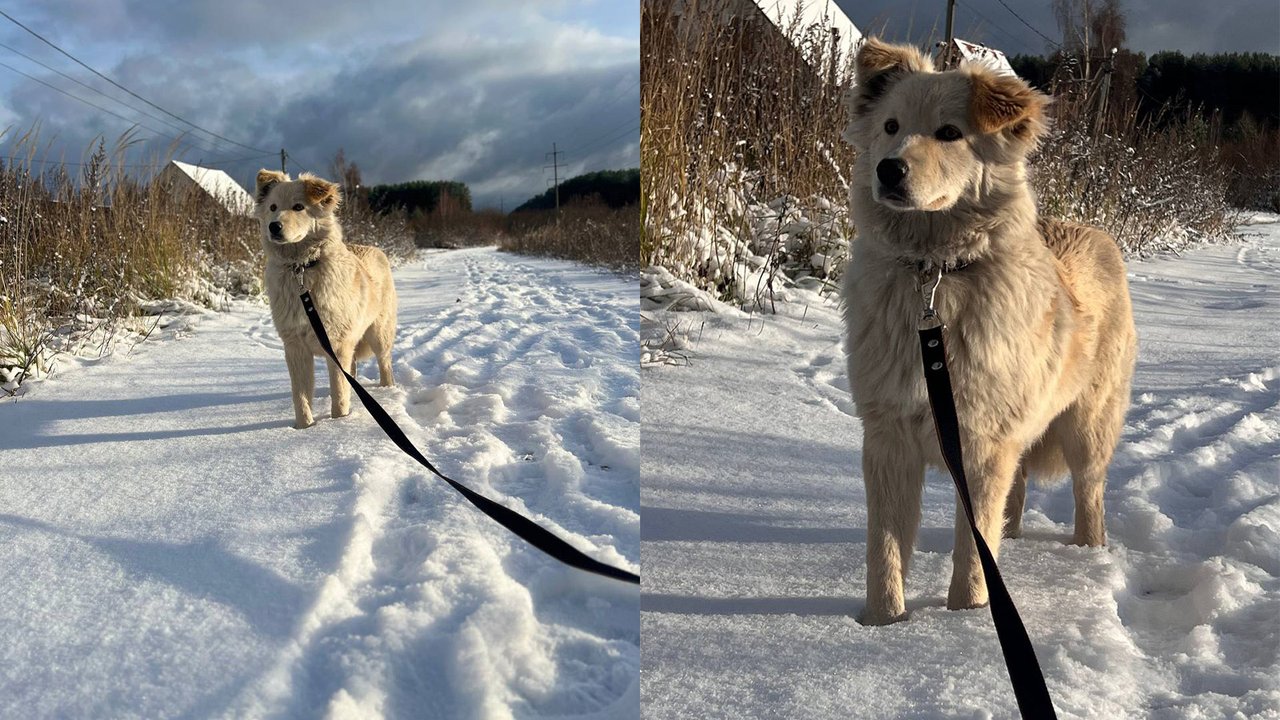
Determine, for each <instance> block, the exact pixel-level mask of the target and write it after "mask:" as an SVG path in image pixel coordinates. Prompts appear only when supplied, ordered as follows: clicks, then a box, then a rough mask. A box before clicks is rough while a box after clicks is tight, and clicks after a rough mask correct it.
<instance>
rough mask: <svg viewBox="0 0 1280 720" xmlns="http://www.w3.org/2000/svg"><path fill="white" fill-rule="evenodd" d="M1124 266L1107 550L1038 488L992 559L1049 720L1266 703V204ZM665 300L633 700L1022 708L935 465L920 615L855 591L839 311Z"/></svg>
mask: <svg viewBox="0 0 1280 720" xmlns="http://www.w3.org/2000/svg"><path fill="white" fill-rule="evenodd" d="M1241 233H1242V235H1243V236H1244V237H1243V238H1242V240H1241V242H1240V244H1239V245H1235V246H1229V247H1207V248H1201V249H1197V250H1193V251H1191V252H1189V253H1188V254H1186V255H1185V256H1184V257H1182V258H1167V259H1157V260H1153V261H1149V262H1134V263H1131V264H1130V276H1129V277H1130V283H1131V290H1132V294H1133V299H1134V306H1135V312H1136V315H1137V321H1138V334H1139V343H1140V345H1139V347H1140V349H1139V354H1138V368H1137V376H1136V378H1135V382H1134V392H1133V407H1132V409H1131V410H1130V411H1129V416H1128V421H1127V426H1126V431H1125V434H1124V438H1123V440H1122V442H1121V445H1120V448H1119V450H1118V454H1117V457H1116V459H1115V461H1114V463H1113V465H1112V468H1111V473H1110V477H1109V481H1108V488H1107V495H1106V508H1107V527H1108V531H1109V536H1110V537H1109V542H1110V544H1109V545H1108V546H1107V547H1105V548H1100V549H1085V548H1079V547H1072V546H1069V545H1067V544H1066V543H1067V541H1068V540H1069V539H1070V535H1071V522H1072V499H1071V489H1070V484H1069V483H1065V484H1062V485H1058V486H1052V487H1042V488H1032V489H1031V490H1030V491H1029V493H1028V498H1027V515H1026V520H1025V524H1024V529H1025V537H1024V538H1023V539H1021V540H1006V541H1005V542H1004V543H1003V545H1002V555H1001V558H1000V564H1001V568H1002V570H1003V572H1004V576H1005V579H1006V582H1007V583H1008V584H1009V588H1010V591H1011V592H1012V594H1013V596H1014V599H1015V601H1016V602H1017V603H1018V607H1019V609H1020V610H1021V612H1022V615H1023V618H1024V620H1025V621H1026V623H1027V628H1028V631H1029V632H1030V634H1031V637H1032V640H1033V642H1034V643H1035V645H1036V648H1037V651H1038V654H1039V657H1040V662H1041V664H1042V665H1043V668H1044V671H1045V675H1046V677H1047V680H1048V685H1049V689H1050V692H1051V693H1052V694H1053V696H1054V699H1055V702H1056V704H1057V707H1058V710H1059V716H1060V717H1062V718H1160V719H1166V718H1167V719H1169V720H1174V719H1179V720H1181V719H1184V718H1185V719H1203V720H1209V719H1221V718H1239V719H1241V720H1243V719H1244V718H1280V667H1278V666H1277V653H1278V651H1280V650H1278V648H1280V217H1277V216H1273V215H1272V216H1259V217H1257V218H1255V221H1254V223H1253V224H1251V225H1249V226H1246V227H1244V228H1242V229H1241ZM786 312H787V313H788V316H784V317H769V318H766V319H765V321H764V322H763V323H762V322H761V321H760V319H759V318H755V319H752V320H748V319H747V318H746V317H745V316H734V315H732V314H712V313H668V314H662V313H658V314H657V316H656V318H655V319H657V320H658V321H659V322H665V323H667V324H671V323H678V324H679V327H680V328H681V329H682V330H685V331H688V332H689V337H690V343H691V345H692V349H693V352H692V353H691V358H690V363H689V364H688V365H687V366H673V365H668V366H659V367H655V368H652V369H646V370H644V371H643V372H642V382H641V388H642V396H643V404H644V424H643V434H644V455H643V462H642V467H641V476H642V478H643V479H642V484H643V492H642V496H641V497H642V515H643V518H644V530H643V540H642V542H641V553H642V556H643V559H644V570H645V573H644V584H643V593H642V595H641V611H642V621H641V625H642V632H643V637H644V665H643V666H644V674H643V677H644V680H643V683H642V686H643V687H642V697H643V707H644V712H643V715H644V717H646V718H652V719H653V720H658V719H663V720H665V719H667V718H877V719H879V718H1011V717H1016V716H1017V709H1016V705H1015V704H1014V699H1013V694H1012V691H1011V689H1010V687H1009V682H1008V679H1007V676H1006V674H1005V669H1004V666H1003V661H1002V658H1001V656H1000V651H999V646H998V644H997V642H996V638H995V632H994V630H993V629H992V627H991V620H990V616H989V613H988V611H987V610H986V609H979V610H972V611H961V612H949V611H947V610H946V609H945V599H946V589H947V582H948V581H949V578H950V572H951V560H950V551H951V538H952V523H953V512H954V491H953V490H952V486H951V482H950V480H949V479H948V478H946V477H945V476H943V475H941V474H938V473H936V472H932V471H931V472H930V473H929V476H928V479H927V481H926V491H925V498H924V520H923V523H922V528H921V532H920V536H919V539H918V541H917V548H916V553H915V556H914V560H913V563H912V567H911V574H910V576H909V577H908V580H907V607H908V610H909V612H911V618H910V619H909V620H908V621H907V622H903V623H898V624H896V625H891V626H888V627H874V628H873V627H863V626H861V625H859V624H858V623H857V622H855V621H854V616H855V615H856V614H857V613H858V612H859V611H860V610H861V608H862V605H863V601H864V592H865V585H864V578H865V552H866V548H865V537H866V530H865V528H866V514H865V512H866V511H865V503H864V501H863V489H862V481H861V477H860V472H861V471H860V468H861V457H860V451H861V448H860V445H861V429H860V427H859V424H858V421H857V420H856V419H854V418H853V417H852V415H851V412H852V407H851V403H850V400H849V397H848V384H847V379H846V377H845V367H844V359H843V353H842V350H841V346H840V337H841V323H840V320H839V317H838V314H837V310H836V307H835V306H834V304H833V303H832V302H827V303H823V302H822V301H821V300H818V299H816V296H815V298H814V300H813V301H812V302H810V303H809V304H807V305H796V306H792V307H790V308H788V309H787V311H786Z"/></svg>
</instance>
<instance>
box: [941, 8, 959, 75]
mask: <svg viewBox="0 0 1280 720" xmlns="http://www.w3.org/2000/svg"><path fill="white" fill-rule="evenodd" d="M955 25H956V0H947V44H946V45H944V46H943V47H942V69H943V70H950V69H951V66H952V62H951V58H952V55H953V54H954V45H955V42H954V41H955V33H954V32H953V31H954V29H955Z"/></svg>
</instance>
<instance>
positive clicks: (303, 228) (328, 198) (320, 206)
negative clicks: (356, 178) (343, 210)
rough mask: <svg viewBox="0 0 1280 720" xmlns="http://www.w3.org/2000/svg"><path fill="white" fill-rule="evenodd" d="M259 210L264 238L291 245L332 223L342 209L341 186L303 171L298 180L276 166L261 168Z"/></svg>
mask: <svg viewBox="0 0 1280 720" xmlns="http://www.w3.org/2000/svg"><path fill="white" fill-rule="evenodd" d="M256 197H257V207H256V209H255V214H256V215H257V216H258V222H259V223H260V224H261V226H262V241H263V242H264V243H270V244H273V245H288V244H291V243H298V242H301V241H303V240H305V239H306V238H307V237H308V236H309V235H311V234H312V233H314V232H316V230H317V229H318V228H319V227H320V226H321V225H328V222H329V221H331V220H332V219H333V217H334V213H335V212H336V211H337V209H338V203H339V193H338V186H337V185H335V184H334V183H331V182H329V181H328V180H322V179H320V178H318V177H316V176H314V175H311V174H308V173H303V174H302V175H299V176H298V179H297V180H290V179H289V176H288V175H286V174H284V173H282V172H276V171H274V170H259V171H258V192H257V194H256Z"/></svg>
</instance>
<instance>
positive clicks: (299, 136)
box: [0, 0, 639, 207]
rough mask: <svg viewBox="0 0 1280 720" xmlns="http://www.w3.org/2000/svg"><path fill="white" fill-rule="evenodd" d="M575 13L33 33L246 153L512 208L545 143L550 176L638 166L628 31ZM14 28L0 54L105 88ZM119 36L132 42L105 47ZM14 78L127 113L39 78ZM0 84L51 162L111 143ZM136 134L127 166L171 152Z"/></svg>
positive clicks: (64, 101) (211, 145)
mask: <svg viewBox="0 0 1280 720" xmlns="http://www.w3.org/2000/svg"><path fill="white" fill-rule="evenodd" d="M580 4H581V3H573V2H547V3H515V2H490V3H483V4H476V3H453V2H447V3H446V2H436V3H422V2H421V1H420V0H419V1H418V2H412V3H410V2H402V3H350V2H336V1H335V2H332V3H325V2H317V1H316V0H311V1H310V2H305V3H303V2H292V1H286V2H280V1H277V2H273V3H261V2H247V1H244V0H230V1H229V2H222V3H142V2H139V1H138V0H124V1H123V2H114V3H112V2H108V3H99V2H92V3H91V2H87V0H80V1H76V0H52V1H51V2H49V3H47V4H45V5H43V6H42V13H32V14H33V16H34V18H35V19H32V20H30V21H29V22H28V24H29V25H31V26H32V27H33V29H36V30H37V31H41V32H42V33H43V31H44V27H49V28H52V29H51V30H50V31H49V33H48V36H49V37H50V39H52V40H54V41H55V42H57V43H59V44H64V43H65V47H66V48H67V49H68V50H70V51H71V52H72V53H74V54H76V55H78V56H81V57H83V59H85V60H87V61H89V62H90V63H91V64H95V65H97V66H99V67H100V68H102V69H104V70H106V71H107V72H108V74H110V75H111V76H112V77H114V78H115V79H117V80H118V81H119V82H121V83H122V84H124V85H126V86H127V87H130V88H131V89H133V90H134V91H136V92H138V93H139V94H141V95H142V96H144V97H147V98H148V99H150V100H152V101H153V102H155V103H157V104H159V105H161V106H163V107H165V108H168V109H170V110H172V111H174V112H175V113H177V114H179V115H182V116H184V117H187V118H189V119H191V120H193V121H194V122H196V123H197V124H199V125H202V126H204V127H207V128H209V129H211V130H214V131H215V132H217V133H219V134H222V135H225V136H227V137H229V138H232V139H236V140H239V141H241V142H244V143H246V144H248V145H251V146H253V147H255V148H261V149H264V150H270V151H275V150H278V149H279V148H280V147H284V148H287V150H288V152H289V153H290V155H291V156H292V157H293V158H294V161H295V162H294V164H292V165H291V169H298V168H300V167H305V168H307V169H310V170H312V171H316V172H322V173H323V172H325V171H326V170H327V166H328V164H329V161H330V159H331V158H332V157H333V154H334V153H335V151H336V150H337V149H338V148H339V147H341V148H343V149H344V150H345V153H346V156H347V158H348V159H349V160H352V161H355V162H356V163H358V164H359V165H360V167H361V169H362V171H363V174H364V179H365V181H366V182H368V183H380V182H400V181H405V180H412V179H437V178H439V179H456V180H462V181H464V182H467V183H468V184H470V185H471V187H472V192H473V197H474V199H475V201H476V204H477V205H480V206H484V205H497V204H498V203H499V201H500V200H502V201H504V202H505V203H506V205H507V206H508V207H511V206H512V205H513V204H518V203H520V202H522V201H523V200H525V199H526V198H528V197H529V196H531V195H533V194H536V193H539V192H541V191H542V190H543V188H544V187H545V183H544V180H543V178H544V171H543V167H542V166H543V158H544V153H545V152H547V151H550V150H551V146H552V143H553V142H555V143H558V146H559V148H560V149H562V150H565V151H566V155H565V156H562V162H567V163H568V165H569V167H568V168H566V169H562V171H561V172H562V173H565V172H567V173H569V174H574V173H577V172H582V171H586V170H595V169H604V168H616V167H634V166H635V165H636V164H637V163H638V159H639V152H638V132H634V131H632V132H629V131H628V129H629V128H633V127H635V126H636V125H637V124H638V117H639V111H638V107H639V41H638V38H637V37H636V34H637V26H638V23H636V25H628V24H627V23H623V24H622V25H621V26H610V27H591V26H590V25H589V24H587V23H586V22H584V21H583V20H582V19H575V18H574V10H575V8H576V7H577V6H578V5H580ZM477 5H482V7H477ZM588 6H589V4H588V5H584V6H583V7H587V8H588V9H589V7H588ZM77 13H79V14H77ZM637 13H638V10H637ZM56 16H61V17H64V18H66V17H74V18H77V20H76V21H75V22H72V23H68V22H56V23H55V22H53V20H52V18H54V17H56ZM19 19H24V18H21V17H20V18H19ZM24 22H26V20H25V19H24ZM45 23H47V25H45ZM15 30H17V29H16V28H12V27H9V28H4V29H3V31H0V42H4V43H5V44H8V45H12V46H14V47H17V48H19V49H22V50H23V51H24V52H27V53H28V54H31V55H33V56H36V57H39V58H40V59H41V60H42V61H44V62H46V63H48V64H50V65H54V66H55V67H59V68H60V69H63V70H64V71H65V72H68V73H69V74H72V75H73V76H75V77H77V78H79V79H81V80H84V81H86V82H90V80H93V82H90V84H93V85H95V86H100V87H101V88H102V89H107V86H106V85H105V84H104V83H100V82H99V81H97V80H96V79H93V78H91V76H89V74H88V73H86V72H83V71H79V68H76V67H75V66H74V64H72V63H71V62H70V61H68V60H66V59H65V58H58V56H57V54H56V53H55V52H54V51H52V50H51V49H49V48H47V47H42V46H40V44H39V42H38V41H35V40H34V39H33V38H30V37H23V36H22V33H21V31H20V30H17V33H16V34H15V32H13V31H15ZM55 31H56V32H55ZM113 34H114V36H116V37H128V38H129V40H128V41H127V42H119V43H107V42H104V41H103V37H112V36H113ZM6 54H7V53H5V52H3V51H0V55H6ZM55 60H60V62H55ZM3 61H4V62H8V63H9V64H12V65H14V66H15V67H19V64H20V63H22V61H21V60H20V59H12V60H11V59H10V58H7V57H6V58H3ZM22 69H23V70H25V71H27V72H30V73H31V74H33V75H36V76H37V77H40V78H41V79H44V80H46V81H48V82H51V83H54V84H56V85H59V86H60V87H65V88H67V89H68V90H70V91H73V92H75V93H76V94H79V95H82V96H84V97H85V98H86V99H91V100H94V101H95V102H98V103H99V104H103V105H104V106H108V107H111V108H112V109H113V110H117V111H118V112H121V113H122V114H125V115H129V116H130V117H134V116H135V114H134V113H131V112H129V111H127V110H124V109H122V108H120V107H119V106H116V105H109V104H108V102H107V101H104V100H103V99H102V98H97V97H94V96H92V95H91V94H90V93H89V92H88V91H85V90H83V89H81V88H76V87H75V86H74V85H72V84H70V83H68V82H66V81H65V80H63V79H61V78H57V77H55V76H53V75H52V74H50V73H47V72H45V71H43V70H39V68H35V69H30V68H28V67H22ZM73 70H76V71H77V72H72V71H73ZM0 72H5V73H6V74H5V76H4V77H0V93H3V94H4V95H3V96H4V97H5V101H4V102H3V106H5V107H6V108H7V110H8V113H7V114H5V113H3V112H0V122H3V123H6V124H10V125H12V126H14V127H15V128H25V127H26V126H28V125H30V124H31V123H33V122H36V121H37V120H38V121H39V122H40V123H41V137H42V139H43V140H45V141H46V143H48V145H49V147H50V148H51V151H52V154H53V157H55V158H56V157H65V158H66V159H69V160H74V159H77V158H78V157H79V156H80V154H81V153H82V152H83V150H84V148H86V147H87V146H88V145H89V144H90V142H91V140H92V138H93V137H95V136H96V135H98V134H100V133H103V134H106V135H107V137H108V140H110V139H111V138H114V137H115V136H116V135H117V134H118V133H119V132H120V131H122V130H123V129H124V128H125V127H127V125H126V124H125V123H122V122H120V121H118V120H115V119H113V118H110V117H106V116H104V115H103V114H102V113H100V112H97V111H94V110H92V109H91V108H87V107H85V106H83V105H81V104H79V103H77V102H75V101H74V100H71V99H69V98H66V97H65V96H62V95H59V94H57V93H55V92H53V91H51V90H49V89H48V88H45V87H43V86H41V85H39V84H37V83H35V82H32V81H29V80H26V79H23V78H20V77H19V78H17V79H16V80H14V79H12V78H10V77H9V74H8V73H7V71H3V69H0ZM126 99H129V98H126ZM129 100H130V102H132V103H133V104H135V105H139V103H137V102H136V101H133V100H132V99H129ZM146 109H147V110H148V111H149V112H151V113H152V114H155V115H161V114H160V113H159V112H158V111H155V110H152V109H150V108H146ZM162 117H163V116H162ZM142 122H144V123H145V124H146V125H148V126H151V127H153V128H155V129H156V130H160V131H164V132H167V133H172V134H177V131H176V130H173V129H172V128H170V127H168V126H166V125H163V124H161V123H159V122H156V121H154V120H149V119H145V118H142ZM140 135H142V136H144V137H146V138H150V139H151V140H150V142H147V143H143V144H140V145H138V146H135V147H134V148H133V149H131V151H130V154H129V157H130V160H131V161H137V160H140V159H142V158H143V157H146V156H147V155H148V154H151V155H154V154H157V153H161V152H162V150H163V148H164V147H165V146H167V145H168V144H169V143H170V141H169V140H165V139H162V138H156V137H155V133H152V132H151V131H148V130H143V131H140ZM197 138H198V140H197ZM51 139H52V142H49V141H50V140H51ZM187 139H188V140H190V141H191V142H190V143H189V144H193V145H198V146H200V147H192V148H186V147H184V149H183V150H182V151H181V153H180V155H181V157H182V158H183V159H187V160H190V161H198V160H203V161H205V162H214V161H218V160H225V159H228V158H237V157H243V156H246V155H252V154H254V153H253V152H252V151H248V150H245V149H244V148H237V147H234V146H229V145H227V144H226V143H219V142H215V141H213V140H212V139H210V138H207V137H204V136H202V135H200V134H198V133H193V134H192V135H190V136H188V137H187ZM275 164H278V160H273V159H272V158H255V159H252V160H245V161H242V162H235V163H230V164H227V165H224V166H223V167H226V168H227V169H228V170H229V171H230V172H232V174H233V175H234V176H235V177H236V178H237V179H239V180H241V182H242V183H245V184H247V183H248V182H250V180H251V178H252V175H253V173H254V171H255V170H256V169H257V168H258V167H261V166H262V165H267V166H273V165H275Z"/></svg>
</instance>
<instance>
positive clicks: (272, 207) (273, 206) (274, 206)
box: [271, 203, 276, 212]
mask: <svg viewBox="0 0 1280 720" xmlns="http://www.w3.org/2000/svg"><path fill="white" fill-rule="evenodd" d="M275 211H276V204H275V203H271V212H275Z"/></svg>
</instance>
